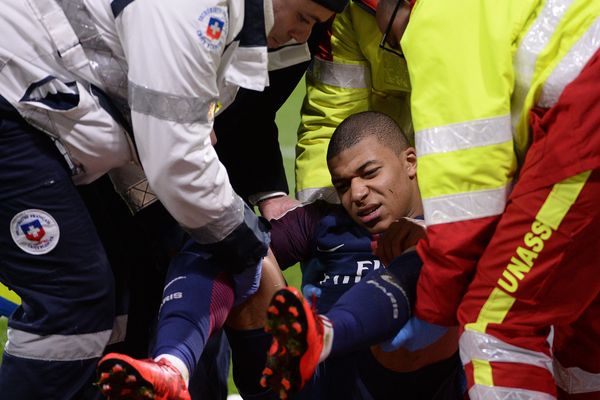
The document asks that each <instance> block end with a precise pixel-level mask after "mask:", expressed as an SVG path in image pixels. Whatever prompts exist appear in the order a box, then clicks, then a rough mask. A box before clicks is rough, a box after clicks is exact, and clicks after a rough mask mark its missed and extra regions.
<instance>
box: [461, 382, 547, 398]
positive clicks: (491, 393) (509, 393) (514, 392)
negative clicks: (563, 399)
mask: <svg viewBox="0 0 600 400" xmlns="http://www.w3.org/2000/svg"><path fill="white" fill-rule="evenodd" d="M469 399H471V400H556V397H554V396H551V395H549V394H548V393H544V392H537V391H535V390H527V389H519V388H509V387H501V386H483V385H473V386H472V387H471V388H470V389H469Z"/></svg>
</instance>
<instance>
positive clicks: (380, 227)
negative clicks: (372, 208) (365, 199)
mask: <svg viewBox="0 0 600 400" xmlns="http://www.w3.org/2000/svg"><path fill="white" fill-rule="evenodd" d="M355 221H356V222H358V224H359V225H360V226H362V227H364V228H365V229H366V230H368V231H369V233H371V234H373V235H376V234H378V233H383V232H385V231H387V230H388V229H389V227H390V226H391V225H392V222H388V221H387V220H381V219H377V220H375V221H372V222H370V223H365V222H363V221H361V220H360V219H358V220H357V219H356V218H355Z"/></svg>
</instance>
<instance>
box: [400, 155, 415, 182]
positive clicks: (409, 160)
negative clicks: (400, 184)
mask: <svg viewBox="0 0 600 400" xmlns="http://www.w3.org/2000/svg"><path fill="white" fill-rule="evenodd" d="M402 154H403V155H404V160H405V161H406V169H407V172H408V176H409V178H410V179H413V178H415V177H416V176H417V150H416V149H415V148H414V147H407V148H406V149H405V150H404V151H403V152H402Z"/></svg>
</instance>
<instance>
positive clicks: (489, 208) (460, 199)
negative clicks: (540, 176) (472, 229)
mask: <svg viewBox="0 0 600 400" xmlns="http://www.w3.org/2000/svg"><path fill="white" fill-rule="evenodd" d="M511 188H512V185H511V184H510V183H509V184H508V185H506V186H503V187H501V188H498V189H490V190H480V191H476V192H468V193H458V194H450V195H447V196H439V197H433V198H430V199H423V208H424V209H425V222H427V225H436V224H445V223H449V222H457V221H466V220H470V219H477V218H484V217H490V216H493V215H499V214H501V213H502V212H503V211H504V206H505V205H506V198H507V197H508V194H509V192H510V189H511Z"/></svg>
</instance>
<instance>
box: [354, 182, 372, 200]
mask: <svg viewBox="0 0 600 400" xmlns="http://www.w3.org/2000/svg"><path fill="white" fill-rule="evenodd" d="M350 190H351V191H352V192H351V193H352V201H354V202H358V203H360V202H362V201H363V200H364V199H365V197H367V194H368V193H369V189H368V188H367V186H366V185H365V184H363V183H362V182H361V181H359V180H353V181H352V183H351V187H350Z"/></svg>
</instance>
